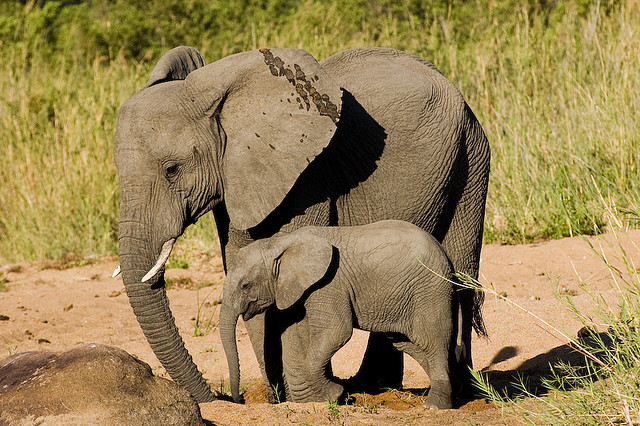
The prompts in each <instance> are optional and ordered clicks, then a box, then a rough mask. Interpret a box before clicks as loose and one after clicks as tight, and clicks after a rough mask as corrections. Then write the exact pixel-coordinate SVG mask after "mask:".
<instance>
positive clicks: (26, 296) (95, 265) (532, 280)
mask: <svg viewBox="0 0 640 426" xmlns="http://www.w3.org/2000/svg"><path fill="white" fill-rule="evenodd" d="M589 241H591V243H592V244H593V246H594V248H595V249H596V250H597V251H598V252H602V253H605V256H606V257H607V259H608V260H609V261H610V262H611V264H612V265H613V266H614V267H615V268H617V269H619V270H620V271H621V272H622V273H624V271H625V270H626V269H625V267H624V265H623V263H622V262H621V261H620V257H621V250H620V246H622V247H624V248H625V250H626V251H627V255H628V256H629V257H630V259H631V260H638V259H640V257H639V256H640V250H639V249H638V246H637V244H639V243H640V231H629V232H626V233H620V234H617V236H614V235H613V234H607V235H605V236H602V237H596V238H590V239H589ZM86 262H87V260H86V259H85V260H78V259H67V260H66V261H58V262H38V263H32V264H20V265H0V282H2V283H3V284H4V285H3V287H4V291H2V292H0V358H4V357H5V356H8V355H10V354H13V353H17V352H24V351H33V350H54V351H62V350H66V349H69V348H72V347H73V346H75V345H78V344H81V343H102V344H107V345H113V346H117V347H120V348H122V349H124V350H126V351H128V352H129V353H131V354H134V355H136V356H137V357H138V358H140V359H142V360H143V361H145V362H147V363H149V364H150V365H151V367H152V368H153V371H154V373H155V374H156V375H159V376H166V373H165V371H164V369H163V368H162V367H161V365H160V363H159V362H158V360H157V359H156V357H155V356H154V354H153V352H152V351H151V349H150V348H149V345H148V344H147V342H146V340H145V338H144V336H143V334H142V332H141V330H140V327H139V326H138V324H137V322H136V319H135V317H134V316H133V313H132V310H131V308H130V306H129V303H128V300H127V296H126V294H125V293H124V287H123V284H122V280H121V279H119V278H117V279H113V278H111V272H112V271H113V269H114V268H115V266H116V264H117V259H116V258H110V259H99V260H89V264H86V265H84V266H77V265H81V264H83V263H86ZM74 265H75V266H74ZM70 266H74V267H70ZM480 270H481V277H480V281H481V282H482V284H483V285H485V286H487V287H492V288H494V289H495V291H497V292H498V293H499V294H501V295H503V296H506V297H507V298H508V299H509V300H512V301H513V302H515V303H517V304H519V305H520V306H521V307H522V308H524V309H526V310H528V311H529V313H527V312H524V311H523V310H521V309H519V308H517V307H514V306H512V305H510V304H509V303H507V302H505V301H503V300H500V299H499V298H498V297H496V296H494V295H491V294H487V297H486V302H485V305H484V316H485V322H486V325H487V329H488V332H489V338H488V339H475V340H474V342H473V358H474V362H475V367H476V369H478V370H481V371H484V372H486V373H487V376H488V377H489V380H490V381H491V382H492V383H493V384H495V385H497V386H505V385H506V384H507V383H509V382H511V381H514V380H515V378H516V377H517V376H518V375H523V376H525V377H532V378H534V379H535V378H539V377H540V376H541V375H544V373H545V372H546V371H548V365H549V363H555V362H557V361H562V360H570V359H571V358H572V357H574V358H575V353H573V354H572V353H571V350H569V349H568V348H567V347H566V346H564V343H565V342H566V340H564V338H563V337H558V336H554V335H553V333H552V332H551V329H550V328H549V327H548V326H546V325H544V324H543V323H542V322H541V321H539V320H538V319H535V318H534V317H533V316H532V315H531V314H534V315H536V316H538V317H540V318H542V319H544V320H545V321H547V322H548V323H550V324H551V325H552V326H554V327H557V328H558V329H560V330H561V331H563V332H565V333H566V334H568V335H569V336H575V335H576V333H577V331H578V330H579V329H580V328H581V327H582V325H581V324H580V323H579V322H578V321H577V320H576V319H574V318H573V317H572V316H571V314H570V313H569V312H568V310H567V309H566V308H564V307H563V306H562V305H561V304H560V303H559V302H558V301H557V300H556V298H555V297H554V294H553V290H554V287H557V288H558V290H559V292H560V294H562V295H571V296H573V298H574V300H575V302H576V304H577V305H578V306H579V307H581V309H582V310H583V311H584V312H590V310H591V309H592V302H591V296H590V295H589V294H587V292H586V291H585V289H584V287H583V285H582V284H581V282H584V283H586V284H588V285H589V287H590V288H591V290H592V291H593V292H595V294H599V295H602V296H603V297H604V298H605V299H607V300H610V301H612V302H614V303H613V305H612V306H615V301H616V300H617V294H618V293H617V289H616V282H617V283H618V284H620V283H621V280H620V279H617V280H615V281H614V279H613V278H612V274H611V271H610V269H609V268H607V266H606V265H605V263H604V262H603V261H602V260H601V259H600V258H599V256H598V255H596V253H594V251H593V250H592V249H591V248H590V247H589V244H587V242H586V241H585V240H583V239H581V238H567V239H563V240H557V241H546V242H541V243H538V244H530V245H521V246H501V245H486V246H485V247H484V248H483V252H482V261H481V267H480ZM166 276H167V278H168V279H169V280H170V281H171V286H170V289H169V290H168V295H169V299H170V301H171V307H172V310H173V313H174V316H175V317H176V322H177V325H178V327H179V328H180V330H181V332H182V336H183V338H184V339H185V343H186V346H187V348H188V349H189V351H190V353H191V354H192V355H193V358H194V360H195V362H196V364H197V365H198V367H199V368H200V369H201V370H202V371H203V373H204V376H205V378H206V379H207V380H208V381H209V383H210V384H211V386H212V388H213V389H216V390H223V389H224V387H225V383H228V373H227V368H226V361H225V357H224V352H223V350H222V347H221V344H220V338H219V335H218V333H217V330H216V329H215V324H216V321H217V315H218V308H219V305H218V301H219V299H220V296H221V291H222V286H221V282H222V280H223V278H224V273H223V271H222V266H221V263H220V259H219V258H216V257H213V258H209V257H204V256H203V257H202V259H200V260H199V261H196V262H193V264H191V265H190V267H189V268H188V269H169V270H168V271H167V273H166ZM203 283H208V284H209V285H208V286H206V287H202V288H199V286H201V285H202V284H203ZM605 329H606V326H605V325H604V324H603V325H601V326H600V331H604V330H605ZM366 341H367V334H366V333H365V332H361V331H356V332H355V333H354V336H353V338H352V339H351V341H350V342H349V343H348V344H347V346H345V347H344V348H343V349H341V350H340V351H339V352H338V353H337V354H336V355H335V357H334V359H333V367H334V372H335V373H336V375H338V376H339V377H344V378H347V377H350V376H351V375H353V374H354V373H355V372H356V370H357V368H358V366H359V364H360V361H361V359H362V354H363V352H364V346H365V344H366ZM238 347H239V350H240V362H241V370H242V388H243V389H245V390H246V394H245V398H246V404H244V405H239V404H233V403H231V402H228V401H223V400H221V401H214V402H211V403H206V404H201V406H200V407H201V411H202V415H203V417H204V418H205V419H206V420H207V421H209V422H210V423H211V424H220V425H245V424H247V425H252V424H284V425H286V424H313V425H317V424H347V425H352V424H353V425H359V424H404V425H413V424H506V423H512V422H513V421H512V420H510V419H506V418H503V417H502V416H501V414H500V411H499V410H498V409H497V408H495V407H494V406H493V405H492V404H490V403H487V402H486V401H485V400H483V399H477V400H475V401H470V402H466V403H463V404H462V405H461V406H460V407H459V408H458V409H455V410H441V411H438V412H430V411H426V410H425V409H424V408H422V406H421V398H422V395H423V394H425V392H426V389H427V387H428V383H429V381H428V378H427V376H426V374H425V373H424V371H423V370H422V369H421V368H420V367H419V366H418V364H417V363H415V361H413V360H412V359H411V358H408V357H406V362H405V377H404V388H403V389H402V390H393V391H388V392H385V393H382V394H380V395H364V394H357V395H355V402H354V403H353V404H352V405H340V406H331V405H329V404H327V403H308V404H296V403H283V404H277V405H272V404H267V403H266V402H265V399H264V388H263V385H262V384H261V379H260V373H259V370H258V366H257V363H256V360H255V357H254V355H253V352H252V350H251V345H250V342H249V339H248V337H247V334H246V331H245V330H244V327H243V325H242V324H241V325H240V326H239V346H238ZM227 388H228V387H227Z"/></svg>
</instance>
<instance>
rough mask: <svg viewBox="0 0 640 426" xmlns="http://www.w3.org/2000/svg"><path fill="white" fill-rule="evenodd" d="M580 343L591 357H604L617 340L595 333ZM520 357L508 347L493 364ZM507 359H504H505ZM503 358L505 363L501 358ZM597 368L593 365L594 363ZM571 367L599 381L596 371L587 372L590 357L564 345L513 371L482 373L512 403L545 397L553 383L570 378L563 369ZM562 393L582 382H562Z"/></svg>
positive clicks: (589, 370) (606, 333)
mask: <svg viewBox="0 0 640 426" xmlns="http://www.w3.org/2000/svg"><path fill="white" fill-rule="evenodd" d="M578 343H579V344H580V345H581V346H582V347H584V348H587V350H589V351H590V352H591V353H595V354H596V355H597V354H602V352H604V351H609V350H613V348H614V347H615V337H614V336H613V335H612V334H611V333H610V332H600V333H593V332H590V331H587V332H586V333H585V335H583V336H582V337H580V338H579V339H578ZM516 354H517V348H515V347H513V346H506V347H504V348H502V349H501V350H500V351H499V352H498V354H496V356H495V357H494V360H493V361H492V363H497V362H500V361H503V360H506V359H508V358H510V357H513V356H515V355H516ZM505 355H506V356H507V357H504V356H505ZM501 356H502V359H500V357H501ZM590 363H591V364H594V363H593V361H590ZM567 365H568V366H571V367H572V368H573V369H578V370H579V371H580V376H581V377H583V378H584V377H587V376H589V375H591V376H592V377H594V379H595V374H596V373H597V372H596V371H594V369H593V368H592V367H589V368H587V355H586V354H585V353H584V352H582V351H581V350H579V349H577V348H576V347H575V346H571V345H569V344H564V345H560V346H556V347H555V348H553V349H551V350H549V351H548V352H545V353H542V354H539V355H536V356H534V357H533V358H530V359H528V360H526V361H524V362H523V363H522V364H520V365H519V366H518V367H516V368H515V369H513V370H506V371H499V370H488V371H481V372H480V373H481V374H482V375H483V376H484V378H485V382H486V383H488V384H489V385H491V387H493V388H494V389H495V390H496V391H498V392H499V393H500V395H503V396H506V397H508V398H509V399H518V398H521V397H527V396H533V395H535V396H541V395H545V394H547V393H548V392H549V385H548V384H549V383H552V384H556V385H559V384H558V378H563V376H564V375H565V374H566V373H565V372H564V371H563V368H562V367H563V366H567ZM561 386H562V389H564V390H571V389H575V388H578V387H579V386H580V382H574V381H571V380H562V385H561Z"/></svg>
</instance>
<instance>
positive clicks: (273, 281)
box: [222, 229, 333, 321]
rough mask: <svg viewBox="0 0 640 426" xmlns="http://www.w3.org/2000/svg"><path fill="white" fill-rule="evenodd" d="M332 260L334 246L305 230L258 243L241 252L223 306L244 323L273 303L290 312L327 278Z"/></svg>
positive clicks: (226, 285) (228, 278) (228, 282)
mask: <svg viewBox="0 0 640 426" xmlns="http://www.w3.org/2000/svg"><path fill="white" fill-rule="evenodd" d="M332 258H333V246H332V245H331V244H330V243H329V242H328V241H327V240H326V239H324V238H321V237H318V236H316V235H313V234H311V233H310V232H308V231H306V230H305V229H302V230H298V231H295V232H293V233H291V234H278V235H276V236H274V237H271V238H267V239H264V240H259V241H256V242H254V243H252V244H249V245H248V246H246V247H243V248H242V249H240V251H239V252H238V254H237V256H236V258H235V261H234V265H233V267H232V269H231V270H230V271H229V274H228V276H227V279H226V281H225V284H224V296H223V301H222V303H223V305H225V306H226V307H227V308H229V309H231V310H232V311H233V312H235V314H236V315H242V317H243V319H244V320H245V321H246V320H249V319H251V318H252V317H253V316H255V315H257V314H259V313H261V312H264V311H265V310H266V309H267V308H268V307H269V306H271V305H273V304H274V303H275V304H276V306H277V307H278V309H280V310H284V309H287V308H288V307H290V306H291V305H293V304H294V303H295V302H296V301H298V300H299V299H300V298H301V297H302V295H303V294H304V292H305V291H306V290H307V289H308V288H309V287H311V286H312V285H313V284H315V283H317V282H318V281H320V280H321V279H322V278H323V277H324V276H325V275H326V274H327V270H328V269H329V266H330V265H331V261H332Z"/></svg>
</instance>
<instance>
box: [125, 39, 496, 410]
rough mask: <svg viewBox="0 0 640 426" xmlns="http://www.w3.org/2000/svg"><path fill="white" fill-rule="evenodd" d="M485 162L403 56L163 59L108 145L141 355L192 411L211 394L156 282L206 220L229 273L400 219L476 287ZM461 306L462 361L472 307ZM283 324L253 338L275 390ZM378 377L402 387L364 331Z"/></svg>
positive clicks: (177, 55) (279, 54) (382, 342)
mask: <svg viewBox="0 0 640 426" xmlns="http://www.w3.org/2000/svg"><path fill="white" fill-rule="evenodd" d="M489 157H490V154H489V146H488V143H487V139H486V137H485V135H484V133H483V131H482V129H481V127H480V125H479V124H478V122H477V120H476V118H475V117H474V115H473V113H472V112H471V110H470V109H469V107H468V106H467V104H466V103H465V102H464V99H463V98H462V96H461V95H460V93H459V92H458V91H457V90H456V89H455V87H453V85H451V83H450V82H449V81H447V80H446V79H445V78H444V77H443V76H442V75H441V74H440V73H439V72H438V71H437V70H436V69H435V68H434V67H433V66H432V65H431V64H429V63H426V62H423V61H422V60H420V59H418V58H415V57H413V56H411V55H408V54H406V53H403V52H399V51H396V50H391V49H378V48H367V49H354V50H347V51H343V52H339V53H337V54H335V55H333V56H331V57H329V58H327V59H325V60H324V61H322V62H321V63H318V62H316V61H315V59H314V58H313V57H311V56H310V55H309V54H308V53H307V52H305V51H303V50H296V49H271V50H267V49H262V50H259V51H252V52H245V53H240V54H236V55H232V56H229V57H226V58H223V59H221V60H219V61H217V62H214V63H212V64H209V65H206V66H205V65H204V61H203V60H202V58H201V57H200V54H199V53H198V52H197V50H195V49H193V48H189V47H179V48H175V49H173V50H171V51H169V52H168V53H167V54H166V55H165V56H163V57H162V58H161V59H160V61H159V62H158V64H157V66H156V67H155V69H154V70H153V72H152V74H151V77H150V78H149V81H148V82H147V85H146V87H145V88H144V89H142V90H141V91H140V92H138V93H136V94H135V95H133V96H132V97H131V98H130V99H129V100H128V101H127V102H126V103H125V104H124V105H123V106H122V108H121V110H120V114H119V120H118V128H117V132H116V137H115V147H114V158H115V162H116V166H117V168H118V173H119V177H120V188H121V205H120V227H119V245H120V262H121V271H122V276H123V281H124V284H125V288H126V291H127V294H128V296H129V300H130V303H131V306H132V307H133V310H134V313H135V315H136V316H137V319H138V321H139V323H140V325H141V327H142V330H143V332H144V334H145V336H146V338H147V340H148V341H149V344H150V345H151V347H152V349H153V351H154V352H155V354H156V356H157V357H158V359H159V360H160V362H161V363H162V365H163V366H164V367H165V368H166V370H167V371H168V372H169V374H170V375H171V377H172V378H173V379H174V380H175V381H176V382H178V383H179V384H181V385H182V386H184V387H185V388H186V389H187V390H188V391H189V392H191V394H192V395H193V396H194V397H196V399H197V400H198V401H208V400H211V399H213V394H212V393H211V391H210V389H209V387H208V385H207V384H206V382H205V381H204V380H203V378H202V375H201V373H200V372H199V371H198V369H197V367H196V366H195V364H194V363H193V361H192V359H191V356H190V355H189V353H188V352H187V350H186V349H185V348H184V344H183V341H182V339H181V337H180V335H179V333H178V330H177V328H176V326H175V321H174V319H173V316H172V314H171V310H170V308H169V303H168V300H167V297H166V294H165V290H164V277H163V272H164V271H163V270H164V268H163V266H164V262H165V261H166V257H167V255H168V253H170V250H171V247H172V244H173V242H174V241H175V239H176V238H177V237H179V236H180V235H181V234H182V233H183V232H184V230H185V228H186V227H187V226H189V225H190V224H192V223H194V222H195V221H196V220H197V219H198V218H199V217H200V216H202V215H203V214H205V213H207V212H209V211H213V214H214V217H215V220H216V225H217V228H218V234H219V237H220V241H221V245H222V251H223V256H224V261H225V266H226V267H227V268H229V267H230V266H232V265H233V262H234V258H235V255H236V253H237V252H238V250H239V249H240V248H241V247H243V246H245V245H247V244H249V243H250V242H252V241H253V240H255V239H258V238H263V237H268V236H271V235H273V234H275V233H276V232H278V231H281V230H284V231H291V230H294V229H297V228H299V227H302V226H304V225H318V226H328V225H362V224H367V223H372V222H375V221H379V220H383V219H401V220H406V221H409V222H412V223H414V224H416V225H418V226H420V227H421V228H423V229H424V230H426V231H427V232H429V233H431V234H433V235H434V236H435V238H436V239H437V240H438V241H440V242H442V244H443V246H444V247H445V249H446V250H447V252H448V253H449V256H450V258H451V260H452V262H453V265H454V267H455V268H456V270H457V271H460V272H465V273H467V274H469V275H471V276H472V277H475V276H477V273H478V261H479V256H480V248H481V240H482V227H483V219H484V207H485V199H486V191H487V183H488V174H489ZM154 265H155V268H154ZM148 271H150V272H148ZM145 275H147V276H146V277H145ZM142 278H148V280H147V281H146V282H141V281H142ZM460 302H461V305H462V309H463V315H464V318H463V320H464V327H463V339H464V342H465V345H466V349H467V353H470V348H471V346H470V345H471V329H472V326H473V325H475V326H476V329H477V330H480V331H481V332H482V331H483V329H482V321H481V316H480V310H479V307H480V305H481V298H480V297H477V296H476V297H474V294H473V293H467V294H462V295H461V298H460ZM277 317H278V312H277V310H275V309H272V310H268V311H267V312H266V314H265V315H259V316H256V317H255V318H254V319H252V320H251V321H249V322H248V323H247V328H248V330H249V335H250V337H251V341H252V344H253V346H254V350H255V352H256V357H257V359H258V360H259V362H260V364H261V367H262V372H263V375H264V377H265V379H266V380H268V382H269V383H270V384H271V385H274V386H275V385H278V386H279V388H280V389H282V388H284V387H285V386H284V385H285V384H284V383H283V382H282V365H281V356H280V353H279V350H280V349H279V347H278V339H277V337H276V338H272V336H273V335H275V334H276V330H277V327H276V325H277ZM300 339H301V340H302V341H301V346H304V345H305V344H306V342H305V339H308V337H306V336H300ZM467 362H468V364H469V365H470V364H471V359H470V358H469V359H468V360H467ZM380 363H383V364H380ZM382 365H383V366H384V368H382V367H381V366H382ZM381 371H382V372H391V374H390V375H389V377H386V378H384V379H385V381H383V382H382V383H380V384H382V385H384V386H397V385H399V384H400V383H401V380H402V356H401V354H400V353H399V352H398V351H396V350H394V349H393V347H392V346H391V345H390V344H388V343H387V340H386V339H383V338H380V337H379V336H377V335H376V334H375V333H374V334H372V338H371V341H370V344H369V348H368V350H367V353H366V355H365V359H364V361H363V367H362V369H361V373H362V374H359V375H358V377H359V378H361V379H362V378H369V377H373V378H375V379H378V378H379V377H378V376H379V374H380V372H381ZM372 384H373V385H376V384H378V383H377V382H376V380H373V383H372Z"/></svg>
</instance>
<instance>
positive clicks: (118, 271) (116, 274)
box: [111, 265, 121, 278]
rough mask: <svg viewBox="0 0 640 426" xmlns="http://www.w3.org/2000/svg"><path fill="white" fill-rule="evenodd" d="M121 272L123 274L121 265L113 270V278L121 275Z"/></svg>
mask: <svg viewBox="0 0 640 426" xmlns="http://www.w3.org/2000/svg"><path fill="white" fill-rule="evenodd" d="M120 272H121V270H120V265H118V266H117V267H116V269H114V270H113V274H111V278H115V277H117V276H118V275H120Z"/></svg>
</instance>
